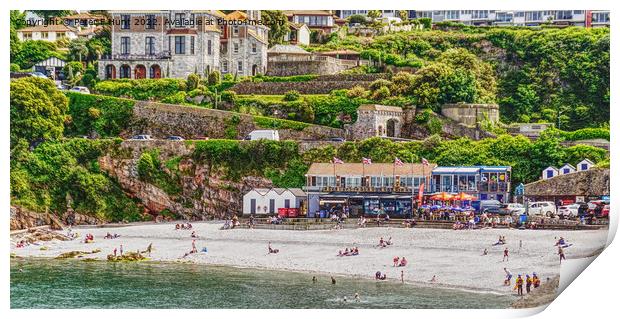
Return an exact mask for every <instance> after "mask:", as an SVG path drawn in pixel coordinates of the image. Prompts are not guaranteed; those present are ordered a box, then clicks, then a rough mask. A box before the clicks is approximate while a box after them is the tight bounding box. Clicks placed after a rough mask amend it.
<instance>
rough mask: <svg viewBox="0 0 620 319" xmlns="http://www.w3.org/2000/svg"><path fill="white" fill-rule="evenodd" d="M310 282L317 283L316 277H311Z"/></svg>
mask: <svg viewBox="0 0 620 319" xmlns="http://www.w3.org/2000/svg"><path fill="white" fill-rule="evenodd" d="M312 282H313V283H315V284H316V282H317V279H316V276H312Z"/></svg>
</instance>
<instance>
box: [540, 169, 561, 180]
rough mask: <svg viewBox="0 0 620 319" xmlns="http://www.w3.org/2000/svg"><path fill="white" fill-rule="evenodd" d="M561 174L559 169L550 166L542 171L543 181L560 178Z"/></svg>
mask: <svg viewBox="0 0 620 319" xmlns="http://www.w3.org/2000/svg"><path fill="white" fill-rule="evenodd" d="M559 174H560V173H559V171H558V169H557V168H555V167H553V166H549V167H547V168H545V169H544V170H543V171H542V179H549V178H552V177H555V176H558V175H559Z"/></svg>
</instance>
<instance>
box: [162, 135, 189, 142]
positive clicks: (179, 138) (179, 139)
mask: <svg viewBox="0 0 620 319" xmlns="http://www.w3.org/2000/svg"><path fill="white" fill-rule="evenodd" d="M166 139H167V140H169V141H185V139H184V138H182V137H180V136H176V135H170V136H168V137H166Z"/></svg>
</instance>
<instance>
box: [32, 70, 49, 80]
mask: <svg viewBox="0 0 620 319" xmlns="http://www.w3.org/2000/svg"><path fill="white" fill-rule="evenodd" d="M30 75H32V76H34V77H37V78H42V79H48V77H47V75H45V74H43V73H41V72H32V73H30Z"/></svg>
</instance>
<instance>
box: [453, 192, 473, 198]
mask: <svg viewBox="0 0 620 319" xmlns="http://www.w3.org/2000/svg"><path fill="white" fill-rule="evenodd" d="M454 199H456V200H476V196H473V195H469V194H466V193H463V192H461V193H458V194H457V195H456V196H454Z"/></svg>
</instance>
